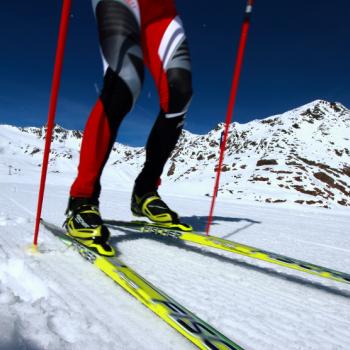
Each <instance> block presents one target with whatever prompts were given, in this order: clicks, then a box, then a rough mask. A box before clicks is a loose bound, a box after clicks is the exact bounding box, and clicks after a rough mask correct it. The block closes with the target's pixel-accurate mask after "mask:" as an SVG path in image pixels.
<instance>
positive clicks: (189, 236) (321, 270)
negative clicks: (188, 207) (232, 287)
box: [104, 220, 350, 284]
mask: <svg viewBox="0 0 350 350" xmlns="http://www.w3.org/2000/svg"><path fill="white" fill-rule="evenodd" d="M104 223H105V225H107V226H109V227H110V228H113V227H114V228H118V227H125V228H130V229H132V230H137V231H139V232H144V233H153V234H157V235H160V236H167V237H172V238H177V239H180V240H183V241H187V242H192V243H197V244H200V245H202V246H207V247H211V248H216V249H220V250H226V251H228V252H231V253H235V254H240V255H245V256H248V257H250V258H253V259H259V260H262V261H266V262H269V263H272V264H276V265H280V266H284V267H288V268H290V269H294V270H298V271H303V272H306V273H309V274H312V275H316V276H319V277H323V278H328V279H331V280H334V281H337V282H343V283H349V284H350V274H348V273H345V272H341V271H336V270H333V269H329V268H327V267H324V266H320V265H315V264H312V263H309V262H306V261H302V260H298V259H294V258H290V257H288V256H285V255H282V254H276V253H272V252H269V251H267V250H263V249H259V248H255V247H252V246H249V245H246V244H242V243H238V242H234V241H229V240H227V239H223V238H219V237H215V236H211V235H208V236H207V235H205V234H201V233H198V232H193V231H192V232H186V231H182V230H181V227H178V225H177V226H173V225H172V224H156V223H150V222H147V221H117V220H104Z"/></svg>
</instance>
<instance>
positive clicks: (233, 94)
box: [205, 0, 254, 235]
mask: <svg viewBox="0 0 350 350" xmlns="http://www.w3.org/2000/svg"><path fill="white" fill-rule="evenodd" d="M253 3H254V0H248V1H247V6H246V9H245V16H244V21H243V25H242V31H241V37H240V42H239V46H238V52H237V58H236V65H235V69H234V73H233V79H232V86H231V93H230V98H229V102H228V107H227V114H226V121H225V129H224V136H223V139H222V142H221V145H220V157H219V164H218V167H217V172H216V179H215V185H214V191H213V197H212V200H211V206H210V212H209V216H208V222H207V226H206V230H205V231H206V234H207V235H209V232H210V227H211V224H212V221H213V213H214V207H215V201H216V196H217V193H218V190H219V184H220V175H221V168H222V164H223V162H224V155H225V149H226V141H227V137H228V130H229V126H230V123H231V120H232V115H233V111H234V106H235V102H236V96H237V90H238V82H239V77H240V75H241V70H242V64H243V57H244V50H245V47H246V43H247V37H248V31H249V26H250V17H251V13H252V10H253Z"/></svg>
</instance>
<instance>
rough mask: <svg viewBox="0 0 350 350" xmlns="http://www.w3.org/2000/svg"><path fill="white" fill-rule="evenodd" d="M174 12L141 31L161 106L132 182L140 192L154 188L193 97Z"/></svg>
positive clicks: (185, 52) (187, 58)
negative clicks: (142, 162) (138, 169)
mask: <svg viewBox="0 0 350 350" xmlns="http://www.w3.org/2000/svg"><path fill="white" fill-rule="evenodd" d="M168 2H169V1H168ZM174 11H175V10H174V9H172V10H171V9H170V10H169V13H165V15H164V16H163V17H162V18H160V19H159V20H157V21H154V22H152V23H150V24H148V25H146V28H145V29H144V30H143V31H142V43H143V50H144V56H145V62H146V64H147V66H148V67H149V69H150V71H151V73H152V76H153V78H154V80H155V82H156V85H157V88H158V92H159V96H160V107H161V108H160V113H159V115H158V118H157V120H156V122H155V124H154V126H153V128H152V131H151V133H150V136H149V139H148V141H147V145H146V162H145V164H144V167H143V169H142V171H141V173H140V175H139V176H138V178H137V179H136V182H135V190H136V192H137V193H141V194H143V193H147V192H150V191H154V190H156V188H157V183H158V181H159V179H160V176H161V174H162V171H163V168H164V165H165V163H166V161H167V160H168V158H169V156H170V154H171V152H172V151H173V149H174V148H175V145H176V143H177V141H178V139H179V136H180V134H181V130H182V127H183V124H184V119H185V116H186V112H187V110H188V107H189V104H190V101H191V97H192V75H191V64H190V56H189V51H188V46H187V40H186V37H185V34H184V30H183V27H182V23H181V20H180V18H179V17H178V16H176V12H174ZM141 13H142V8H141Z"/></svg>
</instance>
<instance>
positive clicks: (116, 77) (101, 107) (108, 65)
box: [70, 0, 144, 200]
mask: <svg viewBox="0 0 350 350" xmlns="http://www.w3.org/2000/svg"><path fill="white" fill-rule="evenodd" d="M92 2H93V6H94V10H95V15H96V19H97V25H98V33H99V40H100V47H101V53H102V58H103V63H104V69H105V76H104V84H103V89H102V92H101V95H100V97H99V99H98V100H97V103H96V104H95V106H94V108H93V110H92V112H91V114H90V116H89V119H88V121H87V124H86V127H85V131H84V137H83V141H82V146H81V152H80V163H79V168H78V176H77V179H76V180H75V182H74V183H73V186H72V188H71V192H70V194H71V196H72V197H83V198H87V197H88V198H94V199H96V200H97V199H98V196H99V194H100V190H101V186H100V176H101V173H102V170H103V167H104V165H105V163H106V161H107V159H108V156H109V154H110V151H111V149H112V146H113V143H114V141H115V137H116V134H117V130H118V128H119V125H120V123H121V121H122V120H123V118H124V117H125V115H126V114H127V113H128V112H129V111H130V109H131V108H132V106H133V104H134V103H135V101H136V99H137V97H138V95H139V93H140V90H141V85H142V82H143V73H144V72H143V56H142V50H141V36H140V24H139V14H138V13H137V12H136V11H137V9H136V10H135V9H133V8H132V7H130V6H129V5H128V2H127V1H123V0H93V1H92Z"/></svg>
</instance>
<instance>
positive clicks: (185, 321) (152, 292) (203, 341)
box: [41, 219, 243, 350]
mask: <svg viewBox="0 0 350 350" xmlns="http://www.w3.org/2000/svg"><path fill="white" fill-rule="evenodd" d="M41 224H42V225H43V226H44V227H45V228H46V229H47V230H49V231H50V232H51V233H52V234H54V235H55V236H56V237H58V238H60V239H61V240H62V241H63V242H64V243H65V244H66V245H67V246H69V247H71V248H73V249H74V250H76V251H77V252H78V253H79V254H80V255H81V256H82V257H83V258H84V259H85V260H87V261H88V262H90V263H91V264H93V265H94V266H96V267H97V268H99V269H100V270H101V271H102V272H104V273H105V274H106V275H108V276H109V277H110V278H111V279H112V280H113V281H115V282H116V283H118V284H119V285H120V286H121V287H122V288H124V289H125V290H126V291H127V292H129V293H130V294H131V295H133V296H134V297H135V298H136V299H137V300H139V301H141V302H142V303H143V304H144V305H145V306H146V307H147V308H149V309H150V310H152V311H153V312H154V313H155V314H157V315H158V316H159V317H160V318H161V319H163V320H164V321H165V322H167V323H168V324H169V325H170V326H172V327H173V328H174V329H176V330H177V331H178V332H179V333H181V334H182V335H183V336H185V337H186V338H187V339H188V340H190V341H191V342H192V343H193V344H194V345H196V346H197V347H198V348H199V349H203V350H204V349H205V350H214V349H215V350H243V348H242V347H240V346H239V345H238V344H236V343H235V342H233V341H232V340H230V339H228V338H227V337H225V336H224V335H223V334H221V333H220V332H219V331H217V330H216V329H215V328H213V327H212V326H210V325H209V324H208V323H206V322H205V321H203V320H202V319H200V318H199V317H198V316H196V315H195V314H194V313H192V312H191V311H189V310H187V309H186V308H185V307H183V306H182V305H180V304H179V303H178V302H177V301H175V300H174V299H172V298H171V297H169V296H168V295H166V294H165V293H164V292H162V291H161V290H160V289H158V288H157V287H155V286H154V285H152V284H151V283H150V282H148V281H147V280H146V279H144V278H143V277H141V276H140V275H139V274H138V273H136V272H135V271H134V270H133V269H131V268H130V267H129V266H127V265H125V264H124V263H123V262H122V261H121V260H120V259H118V258H117V257H107V256H101V255H98V254H97V253H96V252H95V251H92V250H90V249H89V248H88V247H86V246H84V245H82V244H81V243H79V242H78V241H76V240H75V239H74V238H72V237H71V236H68V235H67V234H66V232H65V231H64V230H63V229H61V228H60V227H58V226H56V225H54V224H51V223H49V222H47V221H45V220H43V219H42V220H41Z"/></svg>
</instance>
